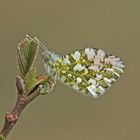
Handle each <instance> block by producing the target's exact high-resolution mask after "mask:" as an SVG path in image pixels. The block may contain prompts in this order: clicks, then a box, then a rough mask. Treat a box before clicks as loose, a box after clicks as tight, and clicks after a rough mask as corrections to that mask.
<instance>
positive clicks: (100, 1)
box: [0, 0, 140, 140]
mask: <svg viewBox="0 0 140 140" xmlns="http://www.w3.org/2000/svg"><path fill="white" fill-rule="evenodd" d="M139 5H140V1H138V0H133V1H132V0H117V1H116V0H59V1H58V0H36V1H35V0H24V1H22V0H12V1H10V0H0V127H2V125H3V121H4V118H3V116H4V114H5V112H7V111H10V110H11V109H12V107H13V106H14V103H15V101H16V88H15V75H16V72H17V70H16V48H17V43H18V42H19V41H20V40H21V39H22V38H23V37H24V36H25V35H26V34H29V35H31V36H37V37H38V38H39V39H40V40H41V41H42V42H43V43H44V45H47V44H48V47H49V49H50V50H52V51H55V52H57V53H58V54H60V55H66V54H67V53H70V52H72V51H74V50H78V49H83V48H85V47H87V46H88V45H90V46H93V47H96V48H102V49H104V50H106V51H107V52H109V53H113V54H116V55H117V56H119V57H121V58H122V60H123V61H124V63H125V65H126V68H125V72H124V74H123V75H122V76H121V78H120V79H118V81H117V82H116V83H115V84H114V85H113V86H112V87H111V88H110V89H109V90H108V91H107V92H108V94H106V95H105V96H103V97H101V98H99V99H98V100H93V99H92V98H89V97H85V96H83V95H81V94H79V93H77V92H75V91H74V90H72V89H70V88H68V87H66V86H64V85H63V84H61V83H59V82H58V83H57V85H56V87H55V89H54V90H53V91H52V93H51V94H49V95H47V96H40V97H39V98H37V99H36V100H35V101H34V102H33V103H32V104H30V105H29V106H28V108H27V109H26V110H24V113H23V114H22V116H21V117H20V120H19V122H18V123H17V125H16V126H15V127H14V129H13V131H12V133H11V134H10V135H9V138H8V139H9V140H38V139H41V140H47V139H49V140H132V139H134V140H138V139H140V109H139V106H140V91H139V84H140V62H139V61H140V8H139Z"/></svg>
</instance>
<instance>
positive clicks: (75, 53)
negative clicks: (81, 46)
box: [71, 51, 81, 61]
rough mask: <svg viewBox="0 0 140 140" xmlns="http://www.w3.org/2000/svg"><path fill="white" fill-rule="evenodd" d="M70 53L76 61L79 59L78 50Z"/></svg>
mask: <svg viewBox="0 0 140 140" xmlns="http://www.w3.org/2000/svg"><path fill="white" fill-rule="evenodd" d="M71 55H72V57H73V58H74V59H75V60H76V61H78V60H79V59H80V55H81V54H80V52H79V51H76V52H74V54H71Z"/></svg>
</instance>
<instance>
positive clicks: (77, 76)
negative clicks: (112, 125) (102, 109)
mask: <svg viewBox="0 0 140 140" xmlns="http://www.w3.org/2000/svg"><path fill="white" fill-rule="evenodd" d="M42 56H43V59H44V67H45V69H46V72H47V74H49V75H50V76H52V77H53V78H54V79H59V80H60V81H62V82H63V83H65V84H66V85H68V86H70V87H72V88H73V89H75V90H77V91H79V92H81V93H84V94H85V95H92V96H93V97H94V98H97V97H99V96H100V95H104V94H105V93H106V90H107V89H108V88H109V87H111V86H112V84H113V83H115V82H116V80H117V79H118V78H119V77H120V75H121V74H122V73H123V72H124V67H125V66H124V63H123V61H122V60H121V59H120V58H119V57H117V56H115V55H112V54H108V53H106V52H105V51H104V50H102V49H96V48H85V49H82V50H77V51H74V52H72V53H69V54H67V55H65V56H63V57H60V56H59V55H57V54H55V53H54V52H50V51H49V50H48V49H45V51H44V52H43V53H42Z"/></svg>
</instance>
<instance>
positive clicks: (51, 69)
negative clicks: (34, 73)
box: [42, 51, 59, 77]
mask: <svg viewBox="0 0 140 140" xmlns="http://www.w3.org/2000/svg"><path fill="white" fill-rule="evenodd" d="M42 57H43V60H44V67H45V70H46V73H47V74H49V75H50V76H53V77H54V76H55V75H56V69H55V62H56V61H57V59H59V56H58V55H57V54H55V53H54V52H48V51H44V52H43V53H42Z"/></svg>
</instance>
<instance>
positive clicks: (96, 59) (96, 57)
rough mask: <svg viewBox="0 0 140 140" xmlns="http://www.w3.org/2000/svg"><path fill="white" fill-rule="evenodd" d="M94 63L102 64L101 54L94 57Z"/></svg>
mask: <svg viewBox="0 0 140 140" xmlns="http://www.w3.org/2000/svg"><path fill="white" fill-rule="evenodd" d="M94 64H95V65H101V61H100V56H98V55H96V56H95V58H94Z"/></svg>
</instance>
